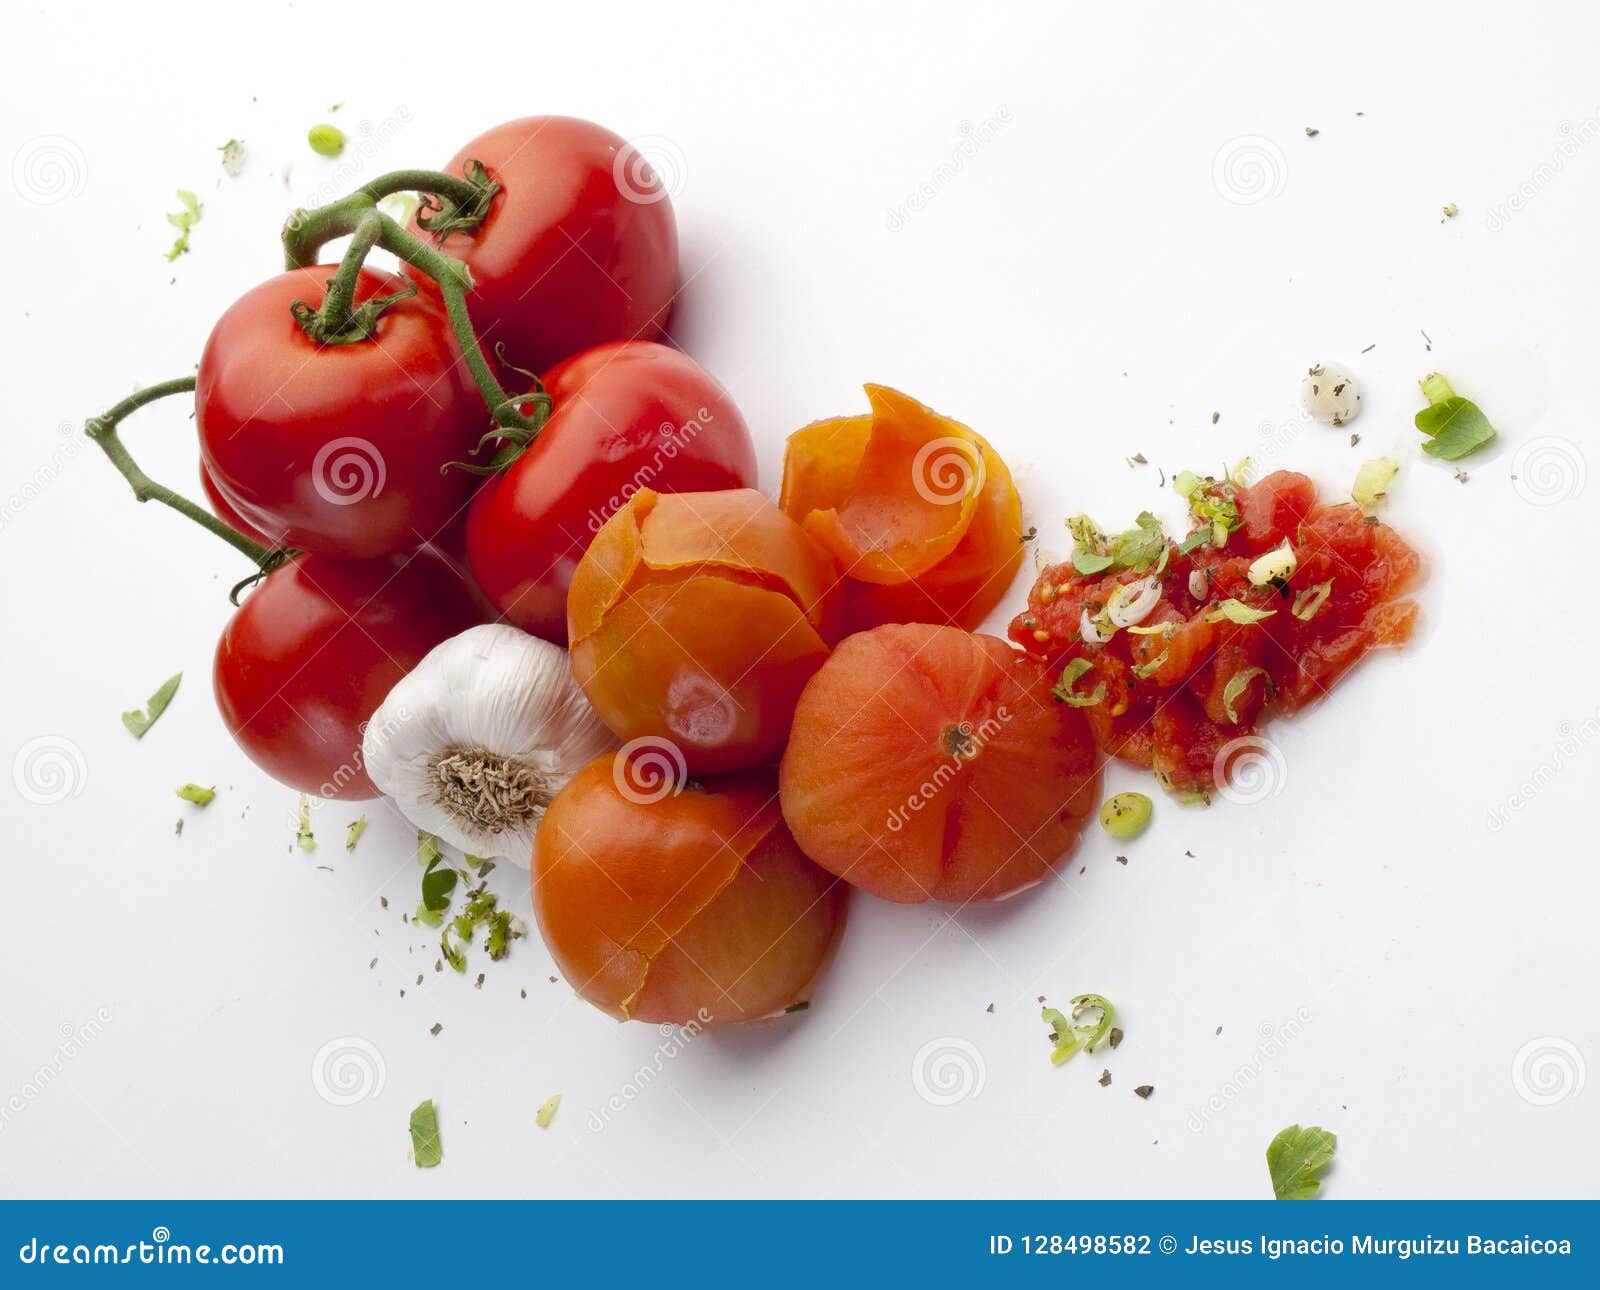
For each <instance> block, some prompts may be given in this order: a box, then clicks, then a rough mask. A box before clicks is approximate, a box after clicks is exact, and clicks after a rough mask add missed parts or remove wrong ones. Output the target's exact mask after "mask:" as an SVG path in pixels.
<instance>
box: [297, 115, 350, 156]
mask: <svg viewBox="0 0 1600 1290" xmlns="http://www.w3.org/2000/svg"><path fill="white" fill-rule="evenodd" d="M306 142H307V143H309V144H310V145H311V151H312V152H314V153H316V154H317V155H318V156H319V157H337V156H338V155H339V154H340V153H341V152H343V151H344V131H343V130H341V129H340V128H339V127H338V126H336V125H328V124H327V123H326V122H324V123H323V124H322V125H314V126H312V127H311V129H309V130H308V131H306Z"/></svg>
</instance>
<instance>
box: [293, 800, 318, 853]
mask: <svg viewBox="0 0 1600 1290" xmlns="http://www.w3.org/2000/svg"><path fill="white" fill-rule="evenodd" d="M294 844H295V845H296V846H297V847H299V848H300V849H301V850H302V851H315V850H316V849H317V839H316V837H315V836H314V835H313V834H312V832H311V799H310V798H309V797H307V796H306V795H305V794H304V793H301V794H300V820H299V824H298V826H297V827H296V829H295V834H294Z"/></svg>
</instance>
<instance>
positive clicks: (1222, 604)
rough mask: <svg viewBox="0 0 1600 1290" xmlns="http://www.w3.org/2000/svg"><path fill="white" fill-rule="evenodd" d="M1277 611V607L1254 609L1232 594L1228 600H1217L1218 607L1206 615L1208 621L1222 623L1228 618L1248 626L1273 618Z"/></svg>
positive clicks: (1232, 621) (1230, 620)
mask: <svg viewBox="0 0 1600 1290" xmlns="http://www.w3.org/2000/svg"><path fill="white" fill-rule="evenodd" d="M1277 612H1278V611H1277V610H1276V609H1252V608H1251V607H1250V606H1249V605H1247V604H1245V603H1244V601H1242V600H1236V599H1234V598H1233V597H1232V596H1230V597H1228V599H1226V600H1219V601H1218V602H1217V605H1216V608H1215V609H1213V610H1212V611H1211V612H1210V613H1208V614H1207V615H1206V621H1207V622H1208V623H1220V622H1221V621H1222V620H1223V619H1227V620H1228V621H1229V622H1230V623H1238V624H1240V626H1244V627H1248V626H1249V625H1250V624H1251V623H1259V622H1260V621H1261V620H1262V619H1264V618H1271V617H1272V615H1273V614H1275V613H1277Z"/></svg>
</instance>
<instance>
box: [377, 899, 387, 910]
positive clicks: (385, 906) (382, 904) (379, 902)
mask: <svg viewBox="0 0 1600 1290" xmlns="http://www.w3.org/2000/svg"><path fill="white" fill-rule="evenodd" d="M378 904H379V905H380V906H382V907H383V908H384V909H388V908H389V898H388V897H387V896H379V897H378Z"/></svg>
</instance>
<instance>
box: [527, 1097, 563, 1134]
mask: <svg viewBox="0 0 1600 1290" xmlns="http://www.w3.org/2000/svg"><path fill="white" fill-rule="evenodd" d="M560 1105H561V1094H559V1093H557V1094H556V1095H555V1096H554V1097H552V1098H551V1099H550V1100H549V1101H547V1102H546V1103H545V1104H544V1105H543V1106H541V1107H540V1108H539V1109H538V1111H537V1112H536V1113H535V1114H534V1117H533V1122H534V1123H535V1124H537V1125H538V1126H539V1127H540V1128H541V1129H548V1128H549V1127H550V1121H551V1120H553V1119H555V1118H556V1107H558V1106H560Z"/></svg>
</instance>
